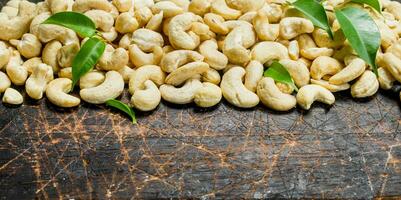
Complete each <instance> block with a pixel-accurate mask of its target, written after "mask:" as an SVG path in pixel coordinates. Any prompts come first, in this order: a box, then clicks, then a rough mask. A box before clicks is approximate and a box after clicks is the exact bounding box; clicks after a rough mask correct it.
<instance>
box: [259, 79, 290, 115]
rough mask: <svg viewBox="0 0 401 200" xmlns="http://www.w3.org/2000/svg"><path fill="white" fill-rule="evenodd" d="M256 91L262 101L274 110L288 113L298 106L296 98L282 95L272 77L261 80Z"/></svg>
mask: <svg viewBox="0 0 401 200" xmlns="http://www.w3.org/2000/svg"><path fill="white" fill-rule="evenodd" d="M256 91H257V94H258V96H259V98H260V101H261V102H262V103H263V104H264V105H265V106H266V107H268V108H271V109H273V110H276V111H288V110H291V109H292V108H294V107H295V106H296V105H297V101H296V99H295V97H294V96H292V95H290V94H285V93H282V92H281V91H280V89H279V88H278V87H277V86H276V84H275V83H274V80H273V79H272V78H270V77H264V78H263V79H262V80H260V81H259V83H258V86H257V89H256Z"/></svg>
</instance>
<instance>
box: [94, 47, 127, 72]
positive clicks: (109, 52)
mask: <svg viewBox="0 0 401 200" xmlns="http://www.w3.org/2000/svg"><path fill="white" fill-rule="evenodd" d="M128 60H129V58H128V53H127V51H126V50H125V49H123V48H117V49H114V48H113V46H111V45H110V44H108V45H107V46H106V50H105V51H104V53H103V55H102V56H101V57H100V59H99V63H98V64H99V68H100V69H102V70H106V71H110V70H114V71H118V70H120V69H121V68H123V67H124V66H125V65H127V64H128Z"/></svg>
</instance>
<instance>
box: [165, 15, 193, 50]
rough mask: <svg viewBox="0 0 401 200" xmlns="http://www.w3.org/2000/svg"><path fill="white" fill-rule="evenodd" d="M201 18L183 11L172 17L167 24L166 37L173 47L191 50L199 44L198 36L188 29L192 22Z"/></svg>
mask: <svg viewBox="0 0 401 200" xmlns="http://www.w3.org/2000/svg"><path fill="white" fill-rule="evenodd" d="M200 20H201V18H200V17H199V16H197V15H195V14H193V13H184V14H180V15H177V16H175V17H173V18H172V19H171V21H170V24H169V26H168V37H169V39H170V43H171V45H172V46H173V47H174V48H177V49H187V50H193V49H195V48H196V47H198V45H199V44H200V38H199V36H198V35H196V34H195V33H194V32H192V31H189V32H188V33H187V31H188V30H190V29H191V28H192V23H194V22H197V21H200Z"/></svg>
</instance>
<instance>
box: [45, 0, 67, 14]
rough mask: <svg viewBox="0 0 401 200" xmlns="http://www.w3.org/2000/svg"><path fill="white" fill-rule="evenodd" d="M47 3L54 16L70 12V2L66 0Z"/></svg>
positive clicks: (47, 0)
mask: <svg viewBox="0 0 401 200" xmlns="http://www.w3.org/2000/svg"><path fill="white" fill-rule="evenodd" d="M46 3H47V5H48V6H49V9H50V11H51V12H52V13H53V14H55V13H59V12H63V11H67V10H68V1H65V0H46Z"/></svg>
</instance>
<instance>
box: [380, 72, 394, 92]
mask: <svg viewBox="0 0 401 200" xmlns="http://www.w3.org/2000/svg"><path fill="white" fill-rule="evenodd" d="M377 72H378V74H379V77H378V78H377V80H378V81H379V85H380V88H381V89H383V90H389V89H391V88H392V87H393V85H394V82H395V81H396V80H395V78H394V77H393V75H391V73H390V72H389V71H387V70H386V69H384V68H383V67H379V69H377Z"/></svg>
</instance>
